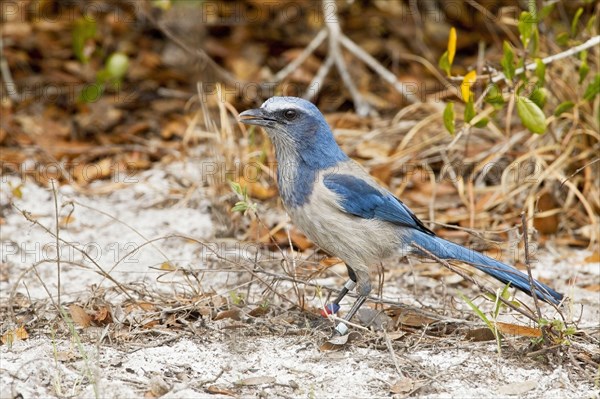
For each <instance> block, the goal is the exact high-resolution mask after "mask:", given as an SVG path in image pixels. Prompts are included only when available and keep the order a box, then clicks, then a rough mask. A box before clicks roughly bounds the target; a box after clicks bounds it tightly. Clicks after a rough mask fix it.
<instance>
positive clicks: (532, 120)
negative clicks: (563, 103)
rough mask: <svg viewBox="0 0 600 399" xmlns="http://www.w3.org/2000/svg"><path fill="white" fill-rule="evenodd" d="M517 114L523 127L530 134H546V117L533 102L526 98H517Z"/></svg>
mask: <svg viewBox="0 0 600 399" xmlns="http://www.w3.org/2000/svg"><path fill="white" fill-rule="evenodd" d="M517 114H518V115H519V118H521V122H522V123H523V126H525V127H526V128H527V129H528V130H529V131H530V132H532V133H538V134H542V133H544V132H546V116H545V115H544V112H542V110H541V109H540V107H538V106H537V105H536V104H535V103H534V102H533V101H531V100H530V99H529V98H527V97H523V96H518V97H517Z"/></svg>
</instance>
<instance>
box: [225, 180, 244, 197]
mask: <svg viewBox="0 0 600 399" xmlns="http://www.w3.org/2000/svg"><path fill="white" fill-rule="evenodd" d="M228 183H229V187H231V189H232V190H233V192H234V193H236V194H237V195H238V196H240V197H243V196H244V193H243V189H242V185H241V184H240V183H238V182H235V181H232V180H229V181H228Z"/></svg>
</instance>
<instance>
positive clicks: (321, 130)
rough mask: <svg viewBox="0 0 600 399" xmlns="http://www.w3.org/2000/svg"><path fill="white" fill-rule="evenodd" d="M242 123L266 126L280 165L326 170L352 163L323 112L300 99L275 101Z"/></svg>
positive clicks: (245, 115)
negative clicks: (289, 163) (338, 142)
mask: <svg viewBox="0 0 600 399" xmlns="http://www.w3.org/2000/svg"><path fill="white" fill-rule="evenodd" d="M240 118H241V119H240V121H241V122H242V123H245V124H248V125H258V126H262V127H263V128H264V129H265V131H266V132H267V134H268V135H269V137H270V138H271V141H272V142H273V145H274V146H275V153H276V155H277V160H278V162H279V163H280V164H281V163H288V162H293V163H304V165H302V166H304V167H307V168H310V169H313V170H318V169H325V168H328V167H331V166H333V165H335V164H337V163H338V162H340V161H345V160H347V159H348V157H347V155H346V154H344V152H343V151H342V149H341V148H340V147H339V146H338V145H337V143H336V142H335V139H334V137H333V133H332V132H331V129H330V128H329V125H327V122H326V121H325V118H324V117H323V114H321V112H320V111H319V109H318V108H317V107H316V106H315V105H313V104H312V103H310V102H309V101H306V100H303V99H301V98H298V97H271V98H269V99H268V100H267V101H265V102H264V103H263V105H261V107H260V108H256V109H249V110H247V111H244V112H242V113H241V114H240Z"/></svg>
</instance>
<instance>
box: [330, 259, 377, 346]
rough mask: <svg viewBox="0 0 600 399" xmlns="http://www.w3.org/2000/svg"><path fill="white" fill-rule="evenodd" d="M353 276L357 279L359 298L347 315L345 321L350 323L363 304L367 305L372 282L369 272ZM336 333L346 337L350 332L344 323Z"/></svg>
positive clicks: (339, 325) (360, 271) (338, 326)
mask: <svg viewBox="0 0 600 399" xmlns="http://www.w3.org/2000/svg"><path fill="white" fill-rule="evenodd" d="M353 274H354V277H357V279H356V286H357V287H356V292H357V293H358V298H357V299H356V301H355V302H354V304H353V305H352V308H350V311H349V312H348V313H347V314H346V316H344V320H345V321H350V319H352V317H354V315H355V314H356V312H358V309H360V307H361V306H362V305H363V303H365V301H366V300H367V297H368V296H369V293H370V292H371V282H370V281H369V272H368V271H363V270H359V271H358V275H357V274H356V272H354V273H353ZM335 331H336V333H337V334H339V335H346V333H347V332H348V326H347V325H346V323H344V322H343V321H342V322H340V323H339V324H338V325H337V326H336V327H335Z"/></svg>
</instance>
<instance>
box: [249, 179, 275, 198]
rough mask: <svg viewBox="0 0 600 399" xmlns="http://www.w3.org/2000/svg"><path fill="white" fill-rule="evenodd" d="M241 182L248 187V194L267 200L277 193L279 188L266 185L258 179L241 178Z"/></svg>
mask: <svg viewBox="0 0 600 399" xmlns="http://www.w3.org/2000/svg"><path fill="white" fill-rule="evenodd" d="M240 184H241V185H242V186H247V187H248V195H250V196H251V197H252V198H256V199H259V200H266V199H270V198H273V197H275V196H276V195H277V188H275V187H271V186H265V185H263V184H261V183H259V182H257V181H243V179H241V181H240Z"/></svg>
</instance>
